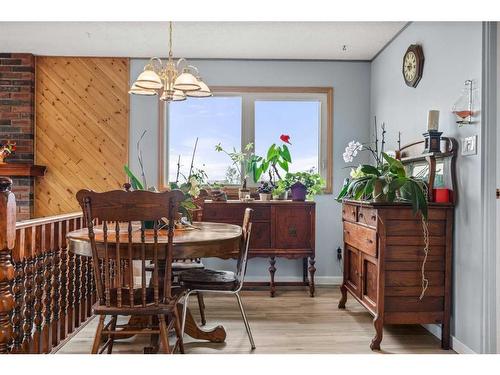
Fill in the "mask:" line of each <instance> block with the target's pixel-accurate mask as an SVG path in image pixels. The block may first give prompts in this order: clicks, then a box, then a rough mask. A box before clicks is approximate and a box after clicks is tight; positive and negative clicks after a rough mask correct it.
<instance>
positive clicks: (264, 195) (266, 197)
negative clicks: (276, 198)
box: [259, 193, 273, 201]
mask: <svg viewBox="0 0 500 375" xmlns="http://www.w3.org/2000/svg"><path fill="white" fill-rule="evenodd" d="M272 197H273V195H272V194H271V193H259V198H260V200H261V201H270V200H271V199H272Z"/></svg>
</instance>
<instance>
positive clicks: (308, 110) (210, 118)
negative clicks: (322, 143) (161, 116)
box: [168, 96, 321, 183]
mask: <svg viewBox="0 0 500 375" xmlns="http://www.w3.org/2000/svg"><path fill="white" fill-rule="evenodd" d="M242 105H243V102H242V98H241V97H238V96H228V97H212V98H204V99H187V100H185V101H182V102H172V103H170V107H169V121H168V123H169V142H168V143H169V151H168V152H169V181H175V178H176V172H177V160H178V157H179V155H180V157H181V173H183V174H185V175H187V174H188V173H189V166H190V163H191V154H192V151H193V147H194V144H195V140H196V137H198V148H197V152H196V157H195V161H194V165H195V167H196V168H200V169H203V170H205V171H206V173H207V174H208V178H209V181H210V182H213V181H218V182H225V183H227V178H226V172H227V170H228V167H230V166H231V160H230V159H229V157H228V156H227V155H226V154H223V153H218V152H216V151H215V145H216V144H218V143H219V142H220V143H221V144H222V146H223V147H224V148H225V149H232V148H233V147H235V148H236V150H238V151H239V150H240V148H241V136H242V135H241V128H242V110H243V109H242ZM254 110H255V148H256V153H257V155H261V156H265V155H266V153H267V149H268V148H269V146H270V145H271V144H273V143H276V144H282V142H281V141H280V139H279V137H280V135H281V134H287V135H289V136H290V137H291V138H290V141H291V143H292V145H291V146H289V148H290V152H291V154H292V161H293V162H292V164H291V165H290V171H291V172H297V171H304V170H308V169H310V168H311V167H315V168H316V169H318V161H319V131H320V118H321V103H320V102H319V101H314V100H310V101H302V100H300V101H299V100H279V101H278V100H272V101H271V100H256V101H255V102H254ZM180 181H181V182H182V181H183V179H182V177H181V179H180ZM233 182H235V183H237V182H236V181H233Z"/></svg>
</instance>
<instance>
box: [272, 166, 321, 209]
mask: <svg viewBox="0 0 500 375" xmlns="http://www.w3.org/2000/svg"><path fill="white" fill-rule="evenodd" d="M282 184H283V186H285V187H286V188H287V189H290V191H291V193H292V200H293V201H305V200H306V198H312V197H314V196H315V195H318V194H321V193H322V191H323V189H324V187H325V181H324V180H323V178H322V177H321V176H320V174H319V173H315V172H314V168H313V169H311V170H309V171H305V172H296V173H287V174H286V175H285V179H284V180H283V182H282Z"/></svg>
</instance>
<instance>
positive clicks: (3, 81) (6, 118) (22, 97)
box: [0, 53, 35, 220]
mask: <svg viewBox="0 0 500 375" xmlns="http://www.w3.org/2000/svg"><path fill="white" fill-rule="evenodd" d="M34 94H35V58H34V56H33V55H31V54H25V53H0V141H2V143H3V142H4V141H6V140H11V141H14V142H16V144H17V146H16V148H17V149H16V153H15V155H13V156H12V157H10V158H9V159H8V160H7V162H9V163H15V162H18V163H19V162H21V163H33V162H34V160H33V155H34V151H35V150H34V144H33V141H34V113H35V111H34ZM0 175H1V171H0ZM13 182H14V184H13V189H12V190H13V192H14V194H15V195H16V199H17V207H18V208H17V209H18V215H17V219H18V220H25V219H29V218H30V217H31V216H32V213H33V178H24V177H23V178H19V177H16V178H13Z"/></svg>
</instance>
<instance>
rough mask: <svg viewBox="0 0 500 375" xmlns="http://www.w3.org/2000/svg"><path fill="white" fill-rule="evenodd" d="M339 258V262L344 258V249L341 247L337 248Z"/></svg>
mask: <svg viewBox="0 0 500 375" xmlns="http://www.w3.org/2000/svg"><path fill="white" fill-rule="evenodd" d="M337 260H338V261H339V262H340V261H341V260H342V249H341V248H340V247H338V248H337Z"/></svg>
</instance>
